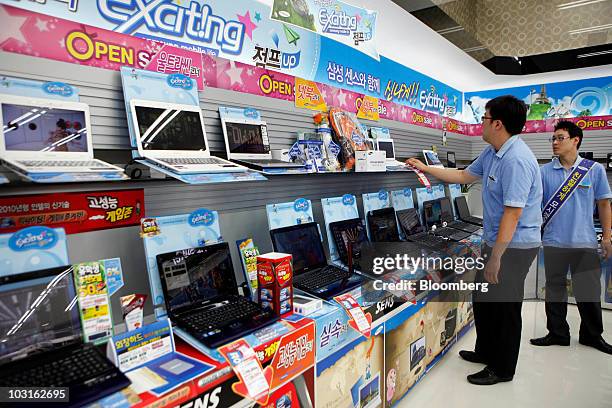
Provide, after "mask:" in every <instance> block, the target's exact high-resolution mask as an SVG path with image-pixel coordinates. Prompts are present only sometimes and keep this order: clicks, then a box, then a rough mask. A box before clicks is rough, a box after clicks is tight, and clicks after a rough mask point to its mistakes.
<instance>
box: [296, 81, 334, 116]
mask: <svg viewBox="0 0 612 408" xmlns="http://www.w3.org/2000/svg"><path fill="white" fill-rule="evenodd" d="M295 106H297V107H298V108H306V109H311V110H315V111H323V112H327V105H326V104H325V99H323V95H321V91H319V88H318V86H317V84H316V83H314V82H312V81H307V80H305V79H302V78H295Z"/></svg>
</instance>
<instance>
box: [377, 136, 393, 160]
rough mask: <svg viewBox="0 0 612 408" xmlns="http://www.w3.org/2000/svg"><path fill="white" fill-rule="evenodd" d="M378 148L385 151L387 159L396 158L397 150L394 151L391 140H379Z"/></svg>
mask: <svg viewBox="0 0 612 408" xmlns="http://www.w3.org/2000/svg"><path fill="white" fill-rule="evenodd" d="M378 150H382V151H384V152H385V155H386V156H387V159H395V152H394V151H393V142H392V141H390V140H379V141H378Z"/></svg>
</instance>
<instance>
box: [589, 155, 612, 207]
mask: <svg viewBox="0 0 612 408" xmlns="http://www.w3.org/2000/svg"><path fill="white" fill-rule="evenodd" d="M591 171H592V172H593V173H594V174H593V176H594V177H593V188H594V189H595V200H605V199H606V198H608V199H611V198H612V191H610V183H608V177H606V170H605V169H604V167H603V166H602V165H601V164H599V163H596V164H595V167H594V168H593V169H592V170H591Z"/></svg>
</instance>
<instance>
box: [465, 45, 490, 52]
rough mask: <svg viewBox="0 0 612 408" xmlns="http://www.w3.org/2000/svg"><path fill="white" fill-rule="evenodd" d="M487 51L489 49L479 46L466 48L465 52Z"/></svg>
mask: <svg viewBox="0 0 612 408" xmlns="http://www.w3.org/2000/svg"><path fill="white" fill-rule="evenodd" d="M486 49H487V47H484V46H482V45H479V46H477V47H471V48H464V49H463V51H464V52H474V51H482V50H486Z"/></svg>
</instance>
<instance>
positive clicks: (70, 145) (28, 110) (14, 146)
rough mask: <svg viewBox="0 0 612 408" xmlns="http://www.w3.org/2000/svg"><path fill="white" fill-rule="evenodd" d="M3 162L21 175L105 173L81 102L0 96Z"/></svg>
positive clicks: (114, 168) (105, 165)
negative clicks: (95, 153)
mask: <svg viewBox="0 0 612 408" xmlns="http://www.w3.org/2000/svg"><path fill="white" fill-rule="evenodd" d="M0 104H1V105H2V106H1V108H0V119H1V122H2V132H0V159H2V161H3V162H4V163H5V165H6V166H7V167H9V168H11V169H13V170H15V171H17V172H19V173H22V174H28V173H102V172H113V173H114V172H121V173H123V169H122V168H120V167H117V166H113V165H112V164H109V163H106V162H103V161H102V160H98V159H94V155H93V144H92V136H91V122H90V119H89V107H88V106H87V104H84V103H80V102H69V101H60V100H55V99H40V98H30V97H23V96H15V95H0Z"/></svg>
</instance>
